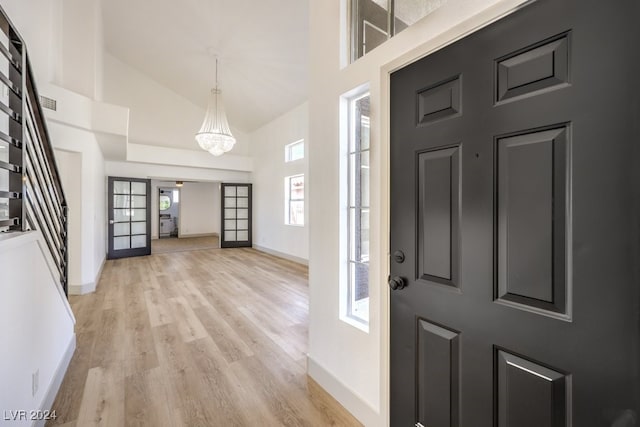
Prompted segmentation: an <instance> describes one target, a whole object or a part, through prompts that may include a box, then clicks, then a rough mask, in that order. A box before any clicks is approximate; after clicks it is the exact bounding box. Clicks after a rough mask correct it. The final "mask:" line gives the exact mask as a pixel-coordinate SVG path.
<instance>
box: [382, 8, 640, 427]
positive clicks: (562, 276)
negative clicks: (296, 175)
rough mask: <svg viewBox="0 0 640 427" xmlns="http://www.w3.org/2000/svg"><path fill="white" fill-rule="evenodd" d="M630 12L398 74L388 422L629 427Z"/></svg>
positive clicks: (471, 44)
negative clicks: (389, 413)
mask: <svg viewBox="0 0 640 427" xmlns="http://www.w3.org/2000/svg"><path fill="white" fill-rule="evenodd" d="M639 20H640V2H638V1H637V0H617V1H584V0H538V1H535V2H530V3H529V4H528V5H527V6H525V7H523V8H522V9H520V10H518V11H516V12H515V13H513V14H512V15H509V16H508V17H506V18H504V19H502V20H500V21H497V22H496V23H494V24H492V25H490V26H488V27H486V28H484V29H482V30H480V31H478V32H476V33H474V34H472V35H470V36H468V37H466V38H464V39H462V40H460V41H458V42H456V43H454V44H452V45H450V46H448V47H446V48H444V49H442V50H440V51H438V52H435V53H434V54H432V55H430V56H428V57H426V58H424V59H421V60H419V61H417V62H416V63H414V64H411V65H409V66H407V67H405V68H403V69H401V70H398V71H396V72H394V73H393V74H392V75H391V239H390V241H391V247H390V253H391V254H392V256H393V258H392V261H391V277H390V280H389V285H390V287H391V289H392V292H391V315H390V316H391V320H390V321H391V393H390V395H391V426H393V427H406V426H417V427H458V426H463V427H560V426H567V427H568V426H575V427H591V426H637V425H639V423H640V375H639V372H640V353H639V349H640V322H639V319H640V284H639V283H638V278H639V275H638V272H639V271H640V258H639V256H638V254H639V252H640V250H639V249H640V246H639V245H640V244H639V242H640V234H639V231H638V230H639V229H640V227H639V226H638V224H639V223H640V222H639V221H640V220H639V213H638V206H639V203H640V202H639V200H640V199H639V194H640V174H639V172H638V171H639V170H640V166H639V165H640V148H639V147H640V127H639V126H638V123H640V109H639V107H638V106H639V105H640V84H639V82H640V77H639V76H640V49H639V48H638V43H639V41H640V30H639V29H640V26H639V25H638V21H639Z"/></svg>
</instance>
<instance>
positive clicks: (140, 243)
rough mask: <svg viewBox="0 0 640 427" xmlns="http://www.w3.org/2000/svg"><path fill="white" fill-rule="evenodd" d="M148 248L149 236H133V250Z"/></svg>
mask: <svg viewBox="0 0 640 427" xmlns="http://www.w3.org/2000/svg"><path fill="white" fill-rule="evenodd" d="M145 246H147V236H131V247H132V248H144V247H145Z"/></svg>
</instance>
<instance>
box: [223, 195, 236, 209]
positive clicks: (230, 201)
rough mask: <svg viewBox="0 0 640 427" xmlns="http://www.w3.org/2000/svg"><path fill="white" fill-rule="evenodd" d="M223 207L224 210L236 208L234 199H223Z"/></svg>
mask: <svg viewBox="0 0 640 427" xmlns="http://www.w3.org/2000/svg"><path fill="white" fill-rule="evenodd" d="M224 207H225V208H235V207H236V198H235V197H225V198H224Z"/></svg>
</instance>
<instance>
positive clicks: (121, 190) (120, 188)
mask: <svg viewBox="0 0 640 427" xmlns="http://www.w3.org/2000/svg"><path fill="white" fill-rule="evenodd" d="M113 192H114V194H130V193H131V191H130V186H129V181H113Z"/></svg>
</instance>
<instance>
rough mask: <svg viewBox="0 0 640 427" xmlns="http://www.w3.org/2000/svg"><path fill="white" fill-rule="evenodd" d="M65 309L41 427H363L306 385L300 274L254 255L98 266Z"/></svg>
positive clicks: (209, 253) (204, 253)
mask: <svg viewBox="0 0 640 427" xmlns="http://www.w3.org/2000/svg"><path fill="white" fill-rule="evenodd" d="M71 305H72V307H73V310H74V313H75V315H76V318H77V324H76V333H77V341H78V345H77V350H76V353H75V355H74V357H73V359H72V361H71V365H70V367H69V370H68V372H67V375H66V377H65V380H64V382H63V384H62V386H61V389H60V392H59V393H58V396H57V398H56V401H55V403H54V405H53V409H55V410H56V413H57V415H58V418H57V419H56V420H55V422H53V423H50V424H49V425H65V426H77V427H85V426H93V425H102V426H109V427H111V426H114V427H116V426H282V425H286V426H330V425H336V426H359V425H360V424H359V423H358V422H357V421H356V420H355V419H354V418H353V417H352V416H351V415H350V414H349V413H348V412H347V411H346V410H345V409H344V408H343V407H342V406H340V405H339V404H338V403H337V402H336V401H335V400H334V399H333V398H331V397H330V396H329V395H328V394H327V393H326V392H325V391H324V390H323V389H322V388H320V387H319V386H318V385H317V384H316V383H314V382H313V380H311V379H310V378H309V377H307V376H306V373H305V372H306V366H305V363H306V360H305V353H306V351H307V322H308V321H307V317H308V287H307V269H306V267H304V266H301V265H298V264H295V263H292V262H289V261H285V260H282V259H279V258H275V257H272V256H270V255H266V254H263V253H261V252H257V251H255V250H253V249H224V250H220V249H214V250H197V251H190V252H176V253H170V254H157V255H151V256H147V257H139V258H128V259H122V260H116V261H107V263H106V265H105V268H104V271H103V274H102V278H101V280H100V283H99V285H98V288H97V290H96V292H95V293H93V294H90V295H85V296H79V297H71Z"/></svg>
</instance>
